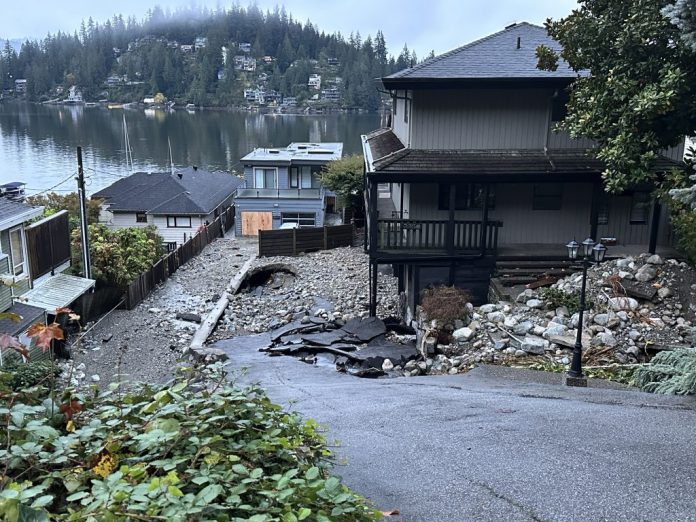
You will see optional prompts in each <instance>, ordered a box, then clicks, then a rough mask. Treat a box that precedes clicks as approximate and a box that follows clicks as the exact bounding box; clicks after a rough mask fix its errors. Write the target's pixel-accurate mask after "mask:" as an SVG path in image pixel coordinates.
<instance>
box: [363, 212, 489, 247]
mask: <svg viewBox="0 0 696 522" xmlns="http://www.w3.org/2000/svg"><path fill="white" fill-rule="evenodd" d="M502 226H503V223H502V221H488V222H487V223H486V233H485V236H484V237H485V242H486V245H485V247H486V251H489V252H494V251H495V250H496V249H497V247H498V229H499V228H500V227H502ZM482 227H483V224H482V222H481V221H453V222H452V223H451V225H450V222H449V221H448V220H446V219H443V220H419V219H380V220H378V221H377V228H378V230H377V245H376V249H377V250H378V251H395V250H396V251H407V250H410V251H419V250H424V251H443V252H447V251H454V252H462V251H469V252H473V251H480V250H481V247H482V245H481V240H482V234H481V231H482Z"/></svg>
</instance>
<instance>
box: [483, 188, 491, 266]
mask: <svg viewBox="0 0 696 522" xmlns="http://www.w3.org/2000/svg"><path fill="white" fill-rule="evenodd" d="M490 192H491V185H490V183H486V184H485V185H484V189H483V204H482V205H481V255H482V256H485V255H486V247H487V243H488V197H489V194H490Z"/></svg>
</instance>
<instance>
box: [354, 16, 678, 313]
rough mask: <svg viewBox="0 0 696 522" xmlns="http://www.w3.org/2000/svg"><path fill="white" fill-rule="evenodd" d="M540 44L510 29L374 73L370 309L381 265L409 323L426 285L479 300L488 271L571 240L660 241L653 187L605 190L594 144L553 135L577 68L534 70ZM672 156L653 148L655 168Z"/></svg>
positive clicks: (665, 227)
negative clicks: (378, 97) (378, 91)
mask: <svg viewBox="0 0 696 522" xmlns="http://www.w3.org/2000/svg"><path fill="white" fill-rule="evenodd" d="M541 44H544V45H546V46H549V47H551V48H554V49H556V50H558V49H560V46H559V44H558V43H557V42H555V41H554V40H553V39H551V38H550V37H549V36H548V34H547V32H546V30H545V29H544V28H543V27H538V26H535V25H531V24H528V23H519V24H513V25H511V26H509V27H507V28H505V29H504V30H502V31H500V32H498V33H495V34H492V35H490V36H487V37H485V38H482V39H480V40H477V41H475V42H472V43H470V44H467V45H464V46H463V47H459V48H457V49H454V50H453V51H450V52H447V53H445V54H443V55H440V56H437V57H435V58H432V59H430V60H426V61H425V62H423V63H421V64H418V65H416V66H414V67H411V68H408V69H405V70H402V71H399V72H397V73H395V74H392V75H390V76H387V77H385V78H382V79H381V82H382V84H383V86H384V88H385V89H386V90H387V91H388V92H389V93H390V94H391V98H392V114H391V122H390V125H389V127H388V128H383V129H378V130H376V131H374V132H372V133H370V134H367V135H364V136H362V142H363V152H364V156H365V171H366V176H365V178H366V206H367V209H368V231H367V248H368V251H369V256H370V267H371V310H370V311H371V313H372V314H373V315H374V314H375V312H376V292H377V284H376V282H377V267H378V266H379V265H380V264H390V265H393V266H394V267H395V269H396V273H397V275H398V277H399V284H400V290H401V291H403V292H404V293H405V295H406V305H407V306H406V312H407V315H408V313H409V312H410V313H413V311H414V310H415V306H416V305H417V304H418V301H419V298H420V294H421V291H422V290H423V289H424V288H427V287H429V286H432V285H437V284H446V285H457V286H460V287H463V288H466V289H468V290H469V292H470V293H471V294H473V296H474V298H475V299H478V300H479V301H482V300H485V299H486V298H487V293H488V289H489V284H490V276H491V273H492V272H493V271H494V270H495V268H496V263H500V262H502V261H505V260H508V261H514V260H517V259H520V258H526V259H532V258H535V257H536V258H537V259H540V260H543V259H549V258H553V257H554V256H563V255H565V249H564V247H563V245H565V244H566V243H567V242H568V241H570V240H572V239H573V238H577V239H578V240H583V239H584V238H585V237H587V236H590V237H592V238H595V239H597V240H599V239H600V238H607V240H608V241H610V242H611V243H612V244H613V243H616V244H617V245H620V246H633V247H635V248H637V249H640V250H642V251H645V250H650V251H654V250H655V249H656V248H659V247H661V246H668V245H670V244H671V236H670V229H669V224H668V222H667V219H666V215H665V214H666V213H665V212H661V211H660V205H659V203H658V202H657V201H655V200H653V199H652V196H651V190H652V188H653V187H649V186H636V187H633V188H631V190H629V191H627V192H625V193H624V194H621V195H618V196H609V195H607V194H605V193H604V191H603V186H602V180H601V172H602V170H603V169H604V167H603V164H602V162H601V161H599V160H597V159H596V158H595V157H593V155H592V153H591V149H592V147H593V146H594V144H593V142H591V141H589V140H581V139H572V138H571V137H570V136H569V135H568V133H567V132H565V131H559V130H557V129H556V123H557V122H559V121H560V120H562V118H563V117H564V115H565V109H566V102H567V99H568V90H567V89H568V87H569V85H570V84H571V82H573V80H574V79H576V78H577V77H578V75H582V74H584V73H582V72H580V73H577V72H575V71H573V70H571V69H570V67H569V66H568V64H567V63H565V62H563V61H561V62H560V63H559V66H558V69H557V70H555V71H544V70H540V69H538V68H537V57H536V49H537V47H538V46H539V45H541ZM682 157H683V147H676V148H674V149H670V150H666V151H664V155H663V156H662V157H660V158H659V159H658V160H657V161H656V162H655V166H654V168H655V169H656V170H658V171H666V170H669V169H670V168H671V167H672V166H674V165H675V164H676V162H678V161H680V160H681V158H682Z"/></svg>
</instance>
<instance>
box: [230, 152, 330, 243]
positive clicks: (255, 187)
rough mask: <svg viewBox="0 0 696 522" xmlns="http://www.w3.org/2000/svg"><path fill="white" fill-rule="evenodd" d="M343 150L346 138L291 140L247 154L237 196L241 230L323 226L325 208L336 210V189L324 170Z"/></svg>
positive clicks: (254, 231)
mask: <svg viewBox="0 0 696 522" xmlns="http://www.w3.org/2000/svg"><path fill="white" fill-rule="evenodd" d="M342 155H343V143H291V144H290V145H288V146H287V147H284V148H257V149H254V150H253V151H251V152H250V153H249V154H247V155H246V156H244V157H243V158H242V159H241V162H242V164H243V165H244V185H243V186H241V187H240V188H239V189H238V190H237V194H236V196H235V206H236V211H237V215H238V219H237V220H236V227H237V234H240V235H244V236H256V235H258V233H259V230H271V229H277V228H280V227H282V226H285V227H321V226H323V225H324V223H325V221H326V214H327V213H334V212H335V211H336V195H335V194H334V193H333V192H331V191H329V190H327V189H326V188H325V187H323V186H322V184H321V179H320V175H319V174H320V172H321V169H322V168H323V167H324V165H326V164H327V163H329V162H330V161H335V160H338V159H341V156H342Z"/></svg>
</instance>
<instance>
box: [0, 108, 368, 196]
mask: <svg viewBox="0 0 696 522" xmlns="http://www.w3.org/2000/svg"><path fill="white" fill-rule="evenodd" d="M124 115H125V119H126V123H127V128H128V135H129V139H130V142H131V149H132V150H133V162H134V168H135V170H145V171H155V170H168V169H169V148H168V144H167V139H169V140H170V141H171V146H172V157H173V160H174V166H175V167H187V166H190V165H199V166H201V167H203V168H207V169H209V170H218V169H220V170H227V171H237V172H240V171H241V165H240V163H239V158H241V157H242V156H244V155H245V154H247V153H248V152H250V151H251V150H252V149H253V148H255V147H281V146H284V145H287V144H288V143H290V142H292V141H342V142H343V144H344V146H343V150H344V153H345V154H350V153H358V152H360V150H361V148H360V135H361V134H365V133H366V132H369V131H371V130H374V129H376V128H377V127H379V125H380V117H379V115H377V114H335V115H327V116H299V115H284V116H281V115H263V114H255V113H245V112H228V111H200V112H195V113H189V112H188V111H185V110H175V111H170V112H165V111H152V110H151V111H143V110H139V109H138V110H136V109H133V110H123V109H116V110H108V109H106V108H101V107H94V108H91V107H89V108H88V107H57V106H44V105H34V104H24V103H15V102H9V101H5V102H0V182H2V183H6V182H9V181H24V182H25V183H26V184H27V194H35V193H37V192H39V191H44V190H46V189H49V188H52V187H55V188H54V190H55V191H56V192H59V191H61V192H72V191H74V190H75V181H74V180H73V179H72V178H73V177H74V175H75V173H76V171H77V160H76V147H77V146H82V149H83V156H84V166H85V175H86V176H87V178H88V181H87V183H88V191H89V192H94V191H97V190H99V189H101V188H103V187H105V186H107V185H109V184H111V183H113V182H114V181H115V180H117V179H118V178H119V177H122V176H125V175H127V174H128V173H129V172H128V169H127V168H126V160H125V146H124V132H123V117H124ZM66 178H67V181H65V182H64V183H62V184H60V185H58V186H57V187H56V185H57V184H59V183H61V182H63V181H64V180H66Z"/></svg>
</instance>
